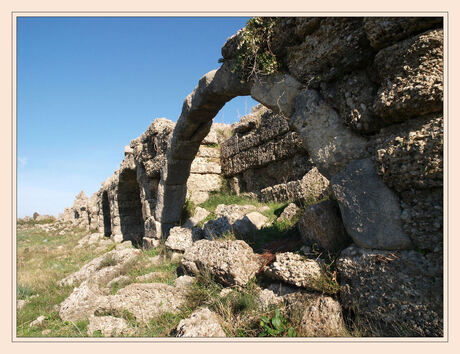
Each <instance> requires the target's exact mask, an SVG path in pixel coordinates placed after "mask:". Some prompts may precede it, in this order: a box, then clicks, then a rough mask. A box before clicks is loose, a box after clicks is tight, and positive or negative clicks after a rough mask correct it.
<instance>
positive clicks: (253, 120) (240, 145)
mask: <svg viewBox="0 0 460 354" xmlns="http://www.w3.org/2000/svg"><path fill="white" fill-rule="evenodd" d="M232 128H233V131H234V133H236V134H234V135H233V136H232V137H231V138H229V139H228V140H226V141H225V142H223V143H222V149H221V153H222V157H223V158H227V157H230V156H233V155H236V154H238V153H240V152H242V151H244V150H248V149H249V148H251V147H255V146H258V145H261V144H263V143H264V142H268V141H270V140H273V139H274V138H275V137H277V136H279V135H283V134H285V133H287V132H289V124H288V122H287V120H286V119H285V118H283V117H282V116H280V115H278V114H275V113H273V112H272V111H270V110H268V109H267V108H266V107H264V106H262V105H258V106H256V107H254V108H253V110H252V111H251V113H249V114H248V115H246V116H244V117H242V118H241V120H240V122H237V123H235V124H233V125H232ZM242 134H244V135H242Z"/></svg>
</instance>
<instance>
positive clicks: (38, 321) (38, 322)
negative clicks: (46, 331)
mask: <svg viewBox="0 0 460 354" xmlns="http://www.w3.org/2000/svg"><path fill="white" fill-rule="evenodd" d="M44 323H45V316H43V315H42V316H39V317H37V319H35V320H34V321H32V322H30V324H29V327H34V326H37V327H41V326H43V325H44Z"/></svg>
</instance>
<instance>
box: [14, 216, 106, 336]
mask: <svg viewBox="0 0 460 354" xmlns="http://www.w3.org/2000/svg"><path fill="white" fill-rule="evenodd" d="M59 231H60V229H58V230H57V231H53V232H48V233H47V232H44V231H43V230H42V229H40V228H39V227H37V225H36V224H34V223H30V224H29V225H28V227H27V228H21V229H20V230H18V232H17V298H18V299H22V300H29V303H28V304H26V305H25V306H24V308H23V309H21V310H18V312H17V336H18V337H21V336H26V337H35V336H40V337H41V336H43V335H42V331H43V330H46V329H50V330H51V333H50V334H48V335H49V336H53V337H67V336H72V337H79V336H84V335H85V332H84V328H85V326H86V325H87V323H86V322H87V321H83V322H81V323H67V324H64V323H62V321H61V320H60V318H59V315H58V312H57V309H56V308H55V305H57V304H59V303H61V302H62V301H63V300H64V299H65V298H66V297H67V296H68V295H69V294H70V293H71V291H72V287H59V286H57V282H58V281H59V280H60V279H62V278H63V277H65V276H66V275H68V274H70V273H72V272H75V271H76V270H78V269H79V268H80V267H81V266H82V265H84V264H85V263H87V262H89V261H90V260H92V259H93V258H94V257H96V256H98V255H99V254H100V253H99V254H97V253H93V252H92V251H91V250H88V249H86V248H81V249H76V248H75V246H76V245H77V243H78V240H79V239H80V238H81V237H83V235H85V233H86V231H83V230H74V231H72V232H67V233H65V234H64V235H58V233H59ZM33 295H38V297H34V296H33ZM41 315H44V316H45V317H46V325H45V326H44V327H43V328H38V327H32V328H30V327H29V324H30V322H32V321H34V320H35V319H36V318H37V317H38V316H41Z"/></svg>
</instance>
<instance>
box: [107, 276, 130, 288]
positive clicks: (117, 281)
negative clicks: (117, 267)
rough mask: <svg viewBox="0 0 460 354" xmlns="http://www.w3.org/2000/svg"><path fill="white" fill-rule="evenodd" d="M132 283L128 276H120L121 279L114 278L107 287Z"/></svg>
mask: <svg viewBox="0 0 460 354" xmlns="http://www.w3.org/2000/svg"><path fill="white" fill-rule="evenodd" d="M129 281H130V278H129V277H128V276H127V275H120V276H119V277H116V278H113V279H112V280H111V281H109V282H108V283H107V287H108V288H110V287H112V286H113V285H115V284H118V285H125V284H128V283H129Z"/></svg>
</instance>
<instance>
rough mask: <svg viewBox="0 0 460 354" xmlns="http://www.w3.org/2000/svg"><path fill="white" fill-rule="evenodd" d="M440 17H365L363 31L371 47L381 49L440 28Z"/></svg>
mask: <svg viewBox="0 0 460 354" xmlns="http://www.w3.org/2000/svg"><path fill="white" fill-rule="evenodd" d="M442 22H443V21H442V17H365V18H364V21H363V25H364V30H365V31H366V35H367V38H368V39H369V41H370V42H371V46H372V47H374V48H375V49H382V48H384V47H387V46H389V45H391V44H393V43H395V42H399V41H401V40H403V39H406V38H408V37H410V36H412V35H414V34H416V33H420V32H423V31H426V30H428V29H430V28H435V27H442Z"/></svg>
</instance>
